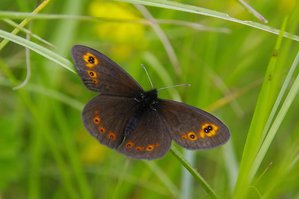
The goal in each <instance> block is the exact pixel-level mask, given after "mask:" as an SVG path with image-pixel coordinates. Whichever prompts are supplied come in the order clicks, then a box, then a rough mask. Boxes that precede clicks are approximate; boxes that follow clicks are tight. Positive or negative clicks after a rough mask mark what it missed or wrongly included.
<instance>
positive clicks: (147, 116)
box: [118, 110, 171, 159]
mask: <svg viewBox="0 0 299 199" xmlns="http://www.w3.org/2000/svg"><path fill="white" fill-rule="evenodd" d="M170 145H171V137H170V135H169V133H168V129H167V127H166V125H165V123H164V121H163V120H162V119H161V118H160V115H159V113H158V112H156V111H153V110H148V111H146V112H144V114H143V115H142V116H140V118H138V122H137V126H136V128H134V130H133V131H132V132H130V133H129V134H128V135H127V137H126V138H125V140H124V142H123V143H122V144H121V145H120V146H119V148H118V151H120V152H121V153H124V154H125V155H127V156H129V157H132V158H136V159H156V158H159V157H162V156H163V155H164V154H165V153H166V152H167V151H168V150H169V148H170Z"/></svg>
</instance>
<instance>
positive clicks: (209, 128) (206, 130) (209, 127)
mask: <svg viewBox="0 0 299 199" xmlns="http://www.w3.org/2000/svg"><path fill="white" fill-rule="evenodd" d="M218 128H219V127H218V126H216V125H214V124H211V123H205V124H203V125H202V126H201V129H200V131H199V136H200V137H201V138H205V137H206V136H207V137H214V136H215V135H216V133H217V131H218Z"/></svg>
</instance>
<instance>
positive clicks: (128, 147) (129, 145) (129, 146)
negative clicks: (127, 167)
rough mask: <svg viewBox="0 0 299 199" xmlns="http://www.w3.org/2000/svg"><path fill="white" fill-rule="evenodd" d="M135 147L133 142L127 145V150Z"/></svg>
mask: <svg viewBox="0 0 299 199" xmlns="http://www.w3.org/2000/svg"><path fill="white" fill-rule="evenodd" d="M133 146H134V143H133V142H131V141H129V142H127V144H126V148H127V149H130V148H132V147H133Z"/></svg>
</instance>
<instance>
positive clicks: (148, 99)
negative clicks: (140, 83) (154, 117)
mask: <svg viewBox="0 0 299 199" xmlns="http://www.w3.org/2000/svg"><path fill="white" fill-rule="evenodd" d="M134 100H135V101H136V102H137V103H138V105H139V109H140V110H139V111H141V112H143V111H145V110H148V109H150V110H153V111H156V110H157V105H158V92H157V90H156V89H153V90H150V91H146V92H141V93H140V94H139V95H138V96H137V97H135V98H134Z"/></svg>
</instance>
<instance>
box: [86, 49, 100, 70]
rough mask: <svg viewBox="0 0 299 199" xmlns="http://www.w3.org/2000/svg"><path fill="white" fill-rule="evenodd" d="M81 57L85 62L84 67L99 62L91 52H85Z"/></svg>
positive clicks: (92, 65)
mask: <svg viewBox="0 0 299 199" xmlns="http://www.w3.org/2000/svg"><path fill="white" fill-rule="evenodd" d="M83 59H84V61H85V63H86V67H89V68H92V67H94V66H95V65H98V64H99V60H98V59H97V58H96V56H94V55H93V54H92V53H90V52H87V53H85V54H84V55H83Z"/></svg>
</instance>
